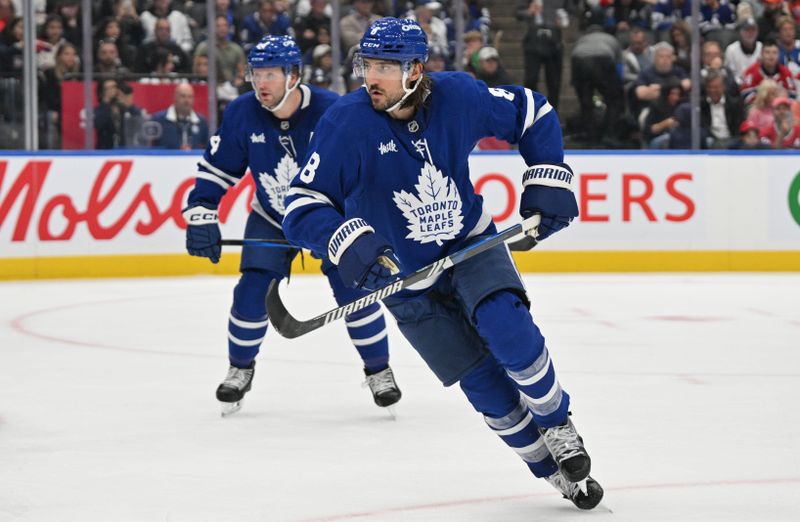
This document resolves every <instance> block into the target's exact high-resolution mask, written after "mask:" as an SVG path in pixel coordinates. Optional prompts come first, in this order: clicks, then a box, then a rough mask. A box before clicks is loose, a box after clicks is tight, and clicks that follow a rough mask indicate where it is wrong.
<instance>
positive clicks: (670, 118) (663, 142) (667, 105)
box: [642, 79, 683, 149]
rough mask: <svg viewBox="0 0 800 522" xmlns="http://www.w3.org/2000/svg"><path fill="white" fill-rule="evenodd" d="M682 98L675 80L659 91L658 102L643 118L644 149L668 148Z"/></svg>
mask: <svg viewBox="0 0 800 522" xmlns="http://www.w3.org/2000/svg"><path fill="white" fill-rule="evenodd" d="M682 98H683V89H682V88H681V84H680V82H679V81H677V80H676V79H672V80H670V81H669V82H668V83H666V84H665V85H664V88H663V89H661V91H660V95H659V98H658V101H657V102H656V103H654V104H653V105H651V106H650V107H649V109H648V112H647V115H645V117H644V125H643V126H642V138H643V140H644V144H645V148H646V149H666V148H668V147H669V140H670V131H672V130H673V129H675V128H677V127H678V120H677V118H676V112H677V109H678V105H680V103H681V101H682Z"/></svg>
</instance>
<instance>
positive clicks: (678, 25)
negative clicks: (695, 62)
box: [669, 20, 692, 72]
mask: <svg viewBox="0 0 800 522" xmlns="http://www.w3.org/2000/svg"><path fill="white" fill-rule="evenodd" d="M669 42H670V43H671V44H672V47H674V48H675V65H677V66H678V67H680V68H681V69H683V70H685V71H687V72H688V71H691V70H692V33H691V28H690V27H689V24H688V23H686V22H685V21H684V20H678V21H677V22H675V23H674V24H672V27H670V28H669Z"/></svg>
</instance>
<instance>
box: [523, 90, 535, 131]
mask: <svg viewBox="0 0 800 522" xmlns="http://www.w3.org/2000/svg"><path fill="white" fill-rule="evenodd" d="M535 115H536V103H535V102H534V101H533V91H531V90H530V89H528V88H525V127H523V128H522V134H525V131H527V130H528V129H529V128H530V127H531V125H533V123H534V116H535Z"/></svg>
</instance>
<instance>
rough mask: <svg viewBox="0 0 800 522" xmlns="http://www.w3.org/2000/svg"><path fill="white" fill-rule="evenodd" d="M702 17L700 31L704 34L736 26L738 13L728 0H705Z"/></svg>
mask: <svg viewBox="0 0 800 522" xmlns="http://www.w3.org/2000/svg"><path fill="white" fill-rule="evenodd" d="M690 5H691V4H690ZM700 18H701V20H700V24H699V25H700V33H701V34H703V35H704V36H705V35H707V34H708V33H710V32H711V31H719V30H723V29H735V28H736V14H735V13H734V12H733V9H731V6H730V4H728V1H727V0H703V4H702V5H701V6H700Z"/></svg>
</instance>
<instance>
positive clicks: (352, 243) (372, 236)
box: [328, 218, 400, 291]
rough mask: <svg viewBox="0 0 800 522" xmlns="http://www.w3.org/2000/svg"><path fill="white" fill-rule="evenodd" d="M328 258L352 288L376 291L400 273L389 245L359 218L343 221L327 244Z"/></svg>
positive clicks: (398, 262) (395, 257) (398, 264)
mask: <svg viewBox="0 0 800 522" xmlns="http://www.w3.org/2000/svg"><path fill="white" fill-rule="evenodd" d="M328 257H329V258H330V260H331V262H333V263H334V264H335V265H337V266H338V268H339V276H340V277H341V278H342V282H344V284H346V285H348V286H350V287H351V288H360V289H362V290H368V291H372V290H376V289H378V288H380V287H382V286H384V285H386V284H388V283H390V282H391V281H393V280H394V279H395V276H396V275H397V274H399V273H400V260H398V259H397V256H395V255H394V252H393V251H392V247H391V245H389V242H388V241H386V239H384V238H383V236H381V235H380V234H376V233H375V230H374V229H373V228H372V227H371V226H369V225H368V224H367V222H366V221H364V220H363V219H360V218H354V219H350V220H348V221H345V222H344V223H343V224H342V225H341V226H340V227H339V228H338V229H337V230H336V232H334V233H333V235H332V236H331V239H330V240H329V241H328Z"/></svg>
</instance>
